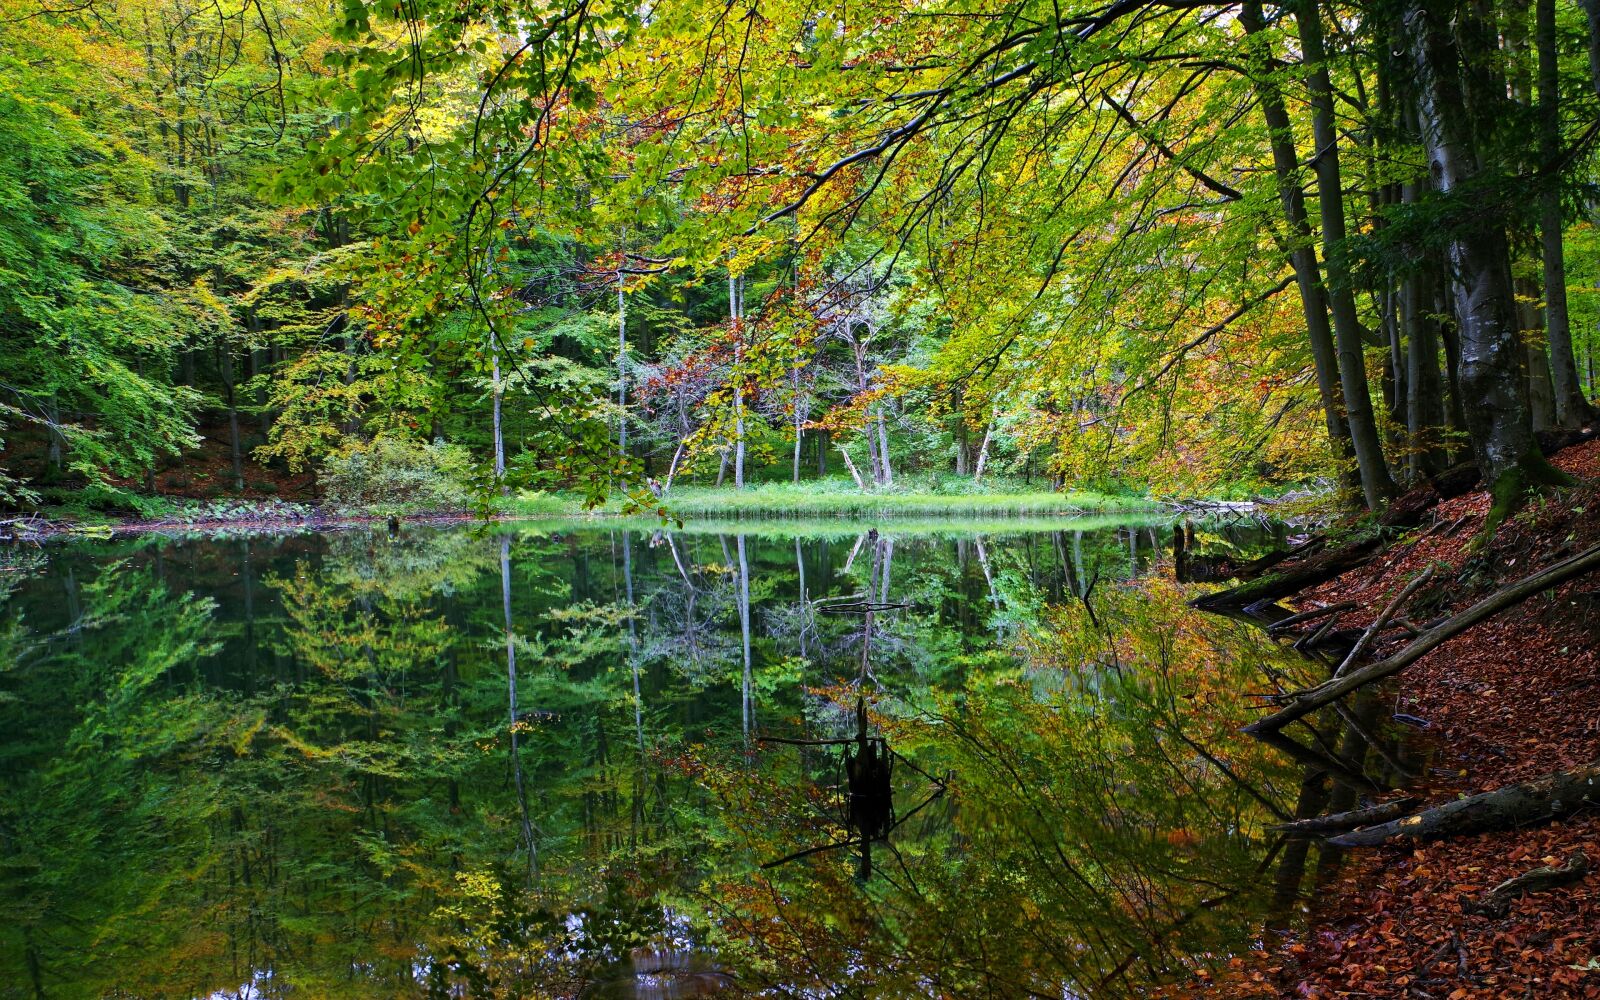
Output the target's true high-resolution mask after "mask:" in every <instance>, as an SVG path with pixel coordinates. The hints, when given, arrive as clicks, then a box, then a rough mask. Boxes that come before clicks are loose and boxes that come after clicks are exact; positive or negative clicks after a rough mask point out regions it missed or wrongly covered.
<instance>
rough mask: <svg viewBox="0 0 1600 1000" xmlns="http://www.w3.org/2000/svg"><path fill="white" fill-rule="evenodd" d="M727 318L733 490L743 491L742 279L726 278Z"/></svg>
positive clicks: (730, 276)
mask: <svg viewBox="0 0 1600 1000" xmlns="http://www.w3.org/2000/svg"><path fill="white" fill-rule="evenodd" d="M728 316H729V319H730V320H731V322H732V325H733V331H734V341H733V379H734V381H733V488H734V489H737V490H742V489H744V386H743V384H742V379H743V375H742V373H741V371H740V368H741V365H742V363H743V360H744V278H742V277H739V278H735V277H734V276H732V275H731V274H730V275H729V276H728Z"/></svg>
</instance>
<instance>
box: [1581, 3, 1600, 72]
mask: <svg viewBox="0 0 1600 1000" xmlns="http://www.w3.org/2000/svg"><path fill="white" fill-rule="evenodd" d="M1578 6H1580V7H1582V8H1583V15H1584V17H1585V19H1587V20H1588V22H1589V32H1588V39H1589V82H1590V84H1591V85H1593V87H1594V92H1595V94H1596V96H1600V0H1578Z"/></svg>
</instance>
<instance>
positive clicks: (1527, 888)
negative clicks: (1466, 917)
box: [1465, 851, 1590, 917]
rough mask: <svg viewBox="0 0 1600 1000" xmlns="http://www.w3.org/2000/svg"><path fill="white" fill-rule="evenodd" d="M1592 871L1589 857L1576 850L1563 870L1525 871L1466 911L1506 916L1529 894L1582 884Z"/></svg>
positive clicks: (1468, 906)
mask: <svg viewBox="0 0 1600 1000" xmlns="http://www.w3.org/2000/svg"><path fill="white" fill-rule="evenodd" d="M1589 870H1590V865H1589V855H1587V854H1585V853H1583V852H1582V851H1576V852H1574V853H1573V855H1572V857H1570V858H1568V859H1567V863H1566V864H1565V865H1562V866H1560V867H1559V868H1558V867H1556V866H1555V865H1546V866H1545V867H1543V868H1535V869H1533V870H1532V871H1530V872H1524V873H1522V874H1521V875H1518V876H1517V877H1516V878H1508V879H1506V880H1505V881H1504V882H1501V883H1500V884H1499V885H1497V886H1495V887H1494V888H1493V889H1490V890H1489V891H1488V892H1486V893H1484V894H1483V895H1482V896H1479V897H1478V899H1477V900H1476V901H1474V902H1472V903H1469V904H1467V906H1466V907H1465V909H1466V911H1467V912H1468V913H1477V914H1481V915H1482V916H1485V917H1503V916H1505V915H1506V914H1507V913H1510V912H1511V904H1512V903H1515V902H1516V901H1517V900H1518V899H1520V898H1522V896H1523V895H1524V894H1525V893H1530V892H1549V891H1550V890H1551V889H1559V888H1561V887H1562V886H1564V885H1571V884H1572V883H1574V882H1580V881H1582V880H1583V877H1584V876H1585V875H1587V874H1589Z"/></svg>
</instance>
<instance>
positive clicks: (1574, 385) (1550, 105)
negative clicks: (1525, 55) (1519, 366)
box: [1534, 0, 1594, 428]
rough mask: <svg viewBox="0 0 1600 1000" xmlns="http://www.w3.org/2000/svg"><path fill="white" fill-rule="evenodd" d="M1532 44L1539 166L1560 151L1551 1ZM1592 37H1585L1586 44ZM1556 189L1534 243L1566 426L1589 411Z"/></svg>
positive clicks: (1558, 404)
mask: <svg viewBox="0 0 1600 1000" xmlns="http://www.w3.org/2000/svg"><path fill="white" fill-rule="evenodd" d="M1536 8H1537V14H1536V25H1535V28H1534V44H1535V45H1536V46H1537V47H1538V49H1539V159H1540V161H1541V163H1542V165H1543V167H1544V169H1549V165H1550V164H1553V163H1555V162H1556V160H1557V159H1558V158H1559V157H1560V155H1561V105H1560V101H1561V79H1560V74H1559V73H1558V66H1557V62H1556V55H1557V53H1556V4H1555V0H1536ZM1593 41H1594V40H1593V39H1591V43H1592V42H1593ZM1563 229H1564V227H1563V224H1562V218H1561V191H1560V188H1559V185H1558V184H1556V183H1555V181H1554V180H1552V181H1550V182H1549V187H1548V188H1547V189H1546V190H1545V192H1544V193H1543V194H1541V195H1540V197H1539V243H1540V247H1541V249H1542V251H1543V254H1542V256H1543V258H1544V299H1545V306H1544V321H1545V334H1546V339H1548V340H1549V342H1550V374H1551V378H1552V381H1553V382H1554V386H1553V388H1554V390H1555V410H1556V423H1557V424H1559V425H1561V426H1562V427H1566V428H1572V427H1576V426H1578V425H1579V424H1582V423H1585V422H1586V421H1588V419H1589V418H1590V417H1591V416H1593V415H1594V414H1593V411H1592V410H1591V409H1590V406H1589V401H1588V400H1587V399H1585V398H1584V396H1583V390H1582V388H1581V387H1580V386H1579V385H1578V362H1577V359H1576V358H1575V357H1574V356H1573V353H1572V323H1571V320H1570V318H1569V317H1568V313H1567V271H1566V260H1565V259H1564V255H1563V248H1562V238H1563Z"/></svg>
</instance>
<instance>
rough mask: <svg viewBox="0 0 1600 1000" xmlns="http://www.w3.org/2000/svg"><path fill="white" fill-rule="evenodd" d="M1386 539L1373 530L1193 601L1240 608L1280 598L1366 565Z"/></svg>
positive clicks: (1203, 604)
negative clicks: (1333, 547)
mask: <svg viewBox="0 0 1600 1000" xmlns="http://www.w3.org/2000/svg"><path fill="white" fill-rule="evenodd" d="M1382 542H1383V533H1382V532H1379V531H1370V532H1367V533H1366V534H1364V535H1362V536H1361V537H1360V538H1357V539H1356V540H1354V541H1352V542H1348V543H1346V544H1344V545H1341V546H1339V547H1338V548H1336V549H1329V550H1327V551H1324V552H1319V553H1318V554H1316V555H1314V556H1312V557H1311V558H1309V559H1306V560H1305V561H1303V562H1301V563H1298V564H1297V565H1294V566H1289V567H1285V568H1282V569H1278V570H1275V571H1273V572H1271V573H1268V574H1266V575H1265V576H1262V577H1259V578H1257V579H1254V580H1250V581H1249V582H1247V583H1241V584H1240V585H1239V586H1237V587H1232V588H1230V589H1228V590H1219V591H1217V592H1216V593H1214V594H1206V595H1204V596H1203V597H1197V598H1195V599H1194V600H1193V601H1191V602H1190V603H1191V604H1193V605H1194V606H1195V607H1197V608H1203V609H1204V608H1229V607H1233V608H1237V607H1243V606H1244V605H1246V604H1254V603H1256V602H1257V601H1264V600H1265V601H1276V600H1278V599H1279V598H1282V597H1288V596H1289V595H1290V594H1298V593H1299V592H1300V591H1302V590H1305V589H1306V588H1308V587H1315V586H1316V585H1317V584H1319V583H1326V582H1327V581H1329V580H1332V579H1333V578H1334V577H1336V576H1339V575H1341V574H1343V573H1347V572H1349V571H1350V570H1353V569H1355V568H1356V567H1357V566H1361V565H1363V564H1364V563H1366V562H1367V561H1368V560H1370V559H1371V558H1372V557H1373V556H1375V555H1377V553H1378V550H1379V548H1380V546H1381V545H1382Z"/></svg>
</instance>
